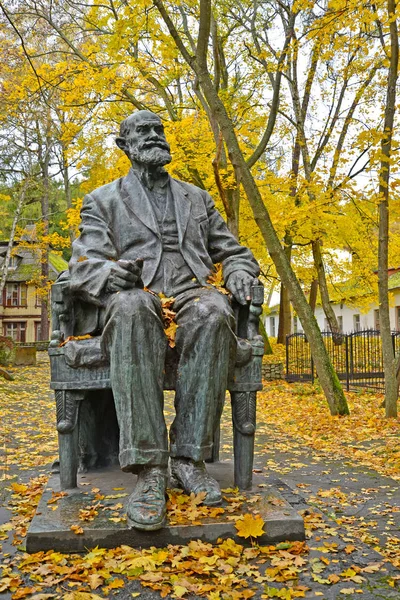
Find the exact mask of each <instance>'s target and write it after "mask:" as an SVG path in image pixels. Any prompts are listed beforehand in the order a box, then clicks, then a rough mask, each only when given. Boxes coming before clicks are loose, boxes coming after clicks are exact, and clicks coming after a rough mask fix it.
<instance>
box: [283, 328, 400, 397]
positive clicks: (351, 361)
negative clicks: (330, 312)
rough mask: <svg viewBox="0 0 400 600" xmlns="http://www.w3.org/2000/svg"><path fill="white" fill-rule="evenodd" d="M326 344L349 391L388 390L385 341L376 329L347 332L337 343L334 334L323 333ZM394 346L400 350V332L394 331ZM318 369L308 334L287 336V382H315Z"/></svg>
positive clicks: (339, 375)
mask: <svg viewBox="0 0 400 600" xmlns="http://www.w3.org/2000/svg"><path fill="white" fill-rule="evenodd" d="M322 337H323V340H324V344H325V346H326V348H327V350H328V354H329V356H330V359H331V361H332V364H333V367H334V369H335V371H336V373H337V375H338V377H339V380H340V381H341V383H342V385H343V386H345V387H346V389H347V390H348V391H356V390H359V389H367V390H371V391H378V392H384V391H385V378H384V372H383V356H382V340H381V336H380V332H379V331H377V330H374V329H366V330H364V331H354V332H353V333H348V334H343V335H342V343H341V344H335V343H334V342H333V338H332V333H331V332H327V331H324V332H322ZM392 342H393V348H394V350H395V352H396V353H398V352H400V332H393V333H392ZM315 377H316V371H315V366H314V361H313V359H312V355H311V350H310V344H309V343H308V341H307V338H306V336H305V335H304V333H294V334H292V335H288V336H287V338H286V379H287V381H290V382H294V381H311V382H313V381H314V378H315Z"/></svg>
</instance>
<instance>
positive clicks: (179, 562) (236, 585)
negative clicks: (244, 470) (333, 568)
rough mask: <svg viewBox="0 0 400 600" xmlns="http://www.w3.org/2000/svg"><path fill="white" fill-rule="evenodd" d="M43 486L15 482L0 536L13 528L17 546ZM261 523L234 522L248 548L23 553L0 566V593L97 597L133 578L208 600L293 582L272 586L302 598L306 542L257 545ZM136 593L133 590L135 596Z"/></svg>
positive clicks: (35, 599)
mask: <svg viewBox="0 0 400 600" xmlns="http://www.w3.org/2000/svg"><path fill="white" fill-rule="evenodd" d="M44 484H45V477H40V478H37V479H34V480H31V482H30V484H29V485H24V484H17V483H14V484H12V489H13V491H14V493H13V496H12V499H13V505H14V512H15V516H14V517H13V519H12V521H11V523H10V524H7V525H6V526H3V527H2V528H1V527H0V539H1V538H2V537H3V538H5V537H6V535H7V532H8V531H10V530H11V529H12V530H13V532H14V534H15V536H16V540H15V543H21V542H22V539H23V537H24V536H25V534H26V527H27V525H28V523H29V521H30V519H31V518H32V516H33V513H34V510H35V507H36V505H37V502H38V500H39V498H40V495H41V491H42V488H43V486H44ZM229 493H230V494H231V496H232V497H233V496H235V495H237V496H238V498H239V500H238V502H240V495H239V494H238V492H237V490H230V492H229ZM193 500H195V501H194V502H193ZM196 500H197V501H196ZM200 500H201V498H198V499H193V498H188V499H186V500H185V499H183V500H182V499H181V501H179V500H178V499H177V497H176V494H175V496H174V495H170V499H169V502H170V504H171V503H172V506H177V505H179V504H181V505H182V504H183V505H185V504H186V505H190V504H192V506H194V507H196V506H197V505H199V504H200ZM188 507H189V508H190V506H187V507H186V508H188ZM170 508H171V507H170ZM176 510H178V508H176ZM210 510H212V509H210ZM203 516H204V515H203ZM263 527H264V522H263V520H262V518H261V517H260V516H259V515H258V514H250V513H246V514H244V515H242V516H241V517H240V518H238V519H237V520H236V529H237V535H238V536H239V537H242V538H244V539H248V540H251V541H252V543H253V545H252V546H251V547H244V546H242V545H241V544H238V543H236V542H235V541H233V540H232V539H227V540H220V541H219V543H217V544H215V545H212V544H208V543H204V542H202V541H200V540H195V541H191V542H190V543H189V544H188V545H187V546H175V545H169V546H168V547H167V548H163V549H159V548H154V547H153V548H150V549H148V550H136V549H133V548H131V547H129V546H121V547H119V548H115V549H111V550H109V549H105V548H95V549H94V550H91V551H90V552H88V553H86V554H85V555H83V556H81V555H76V554H75V555H63V554H61V553H58V552H51V551H50V552H38V553H36V554H32V555H28V554H25V553H23V554H19V555H17V556H16V557H15V559H13V560H12V561H10V562H9V564H8V565H4V564H3V576H2V578H1V579H0V592H1V591H5V590H9V591H11V592H12V593H13V596H12V598H13V600H19V599H21V598H25V597H29V599H31V600H48V599H51V598H63V600H98V599H100V598H104V597H109V596H110V595H111V594H112V590H118V589H119V588H123V587H125V586H126V582H127V580H128V581H129V580H138V581H140V583H141V585H142V586H144V587H148V588H151V589H152V590H156V591H158V592H160V594H161V597H165V596H166V595H172V596H173V597H175V598H181V597H183V596H185V595H196V596H201V597H207V598H209V600H220V599H221V600H223V599H224V598H227V599H228V598H229V600H241V599H246V598H251V597H252V596H254V594H255V591H256V588H255V586H254V584H260V583H263V584H264V583H265V584H267V587H266V589H267V590H268V582H274V581H278V582H283V583H286V582H290V583H291V584H292V587H291V588H290V589H289V588H287V589H282V590H280V591H279V590H278V589H277V588H271V589H274V590H276V591H277V592H279V593H281V594H282V595H279V596H278V597H280V598H286V599H289V600H290V599H291V598H303V597H304V596H305V592H306V590H307V588H306V587H305V586H298V585H296V580H297V578H298V575H299V572H300V569H301V567H303V565H305V564H306V560H305V558H303V557H302V555H304V554H305V553H306V552H307V546H306V544H305V542H287V543H282V544H278V545H276V546H257V545H256V544H255V541H256V539H257V538H258V537H259V536H261V535H262V533H263ZM265 563H268V565H267V568H266V570H265V571H264V572H261V571H260V567H261V566H262V565H265ZM24 580H25V581H27V583H24ZM53 590H54V591H53ZM99 593H100V594H102V595H101V596H100V595H99ZM139 595H140V594H139V593H133V594H132V596H133V597H135V596H139ZM267 597H269V596H267ZM271 597H273V596H271Z"/></svg>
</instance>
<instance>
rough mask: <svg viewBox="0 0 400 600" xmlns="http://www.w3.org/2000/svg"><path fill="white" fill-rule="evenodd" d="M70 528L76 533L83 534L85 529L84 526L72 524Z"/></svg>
mask: <svg viewBox="0 0 400 600" xmlns="http://www.w3.org/2000/svg"><path fill="white" fill-rule="evenodd" d="M70 529H71V531H73V532H74V533H75V535H81V534H82V533H83V529H82V527H79V525H71V527H70Z"/></svg>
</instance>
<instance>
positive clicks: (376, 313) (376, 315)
mask: <svg viewBox="0 0 400 600" xmlns="http://www.w3.org/2000/svg"><path fill="white" fill-rule="evenodd" d="M374 327H375V329H376V330H377V331H380V328H381V326H380V322H379V308H376V309H375V310H374Z"/></svg>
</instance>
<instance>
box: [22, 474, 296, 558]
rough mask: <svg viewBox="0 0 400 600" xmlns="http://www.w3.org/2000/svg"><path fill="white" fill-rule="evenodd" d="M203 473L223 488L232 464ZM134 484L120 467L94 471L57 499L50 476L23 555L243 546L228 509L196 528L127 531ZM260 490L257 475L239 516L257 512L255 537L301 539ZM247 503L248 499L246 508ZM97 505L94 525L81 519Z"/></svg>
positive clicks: (279, 504)
mask: <svg viewBox="0 0 400 600" xmlns="http://www.w3.org/2000/svg"><path fill="white" fill-rule="evenodd" d="M207 470H208V472H209V473H210V475H212V476H213V477H215V478H216V479H217V480H218V481H219V483H220V485H221V488H222V489H225V488H230V487H231V486H232V481H233V464H232V463H230V462H220V463H214V464H209V465H207ZM135 480H136V477H135V476H134V475H131V474H129V473H123V472H122V471H120V470H119V468H110V469H104V470H96V471H93V472H90V473H86V474H83V475H79V479H78V488H76V489H74V490H67V495H65V496H62V497H58V492H59V491H60V482H59V476H58V475H54V476H52V477H51V479H50V480H49V482H48V484H47V487H46V489H45V491H44V492H43V495H42V498H41V500H40V502H39V505H38V508H37V511H36V514H35V516H34V518H33V521H32V523H31V526H30V528H29V531H28V534H27V538H26V549H27V552H39V551H41V550H44V551H45V550H55V551H57V552H84V551H85V550H87V549H91V548H94V547H96V546H100V547H103V548H114V547H117V546H121V545H122V544H125V545H128V546H131V547H135V548H139V547H141V548H146V547H147V548H148V547H150V546H157V547H164V546H167V545H168V544H187V543H188V542H189V541H190V540H193V539H195V540H197V539H200V540H203V541H205V542H211V543H213V542H216V541H217V539H218V538H228V537H230V538H233V539H235V540H236V541H237V542H239V543H243V542H244V540H243V538H239V537H237V535H236V534H237V530H236V528H235V522H234V520H232V517H231V515H230V514H229V512H228V511H227V510H226V511H225V513H224V514H218V515H217V516H216V517H214V518H211V517H206V518H204V519H201V523H200V524H192V523H190V522H187V523H184V524H182V523H176V522H175V523H174V524H173V523H168V524H167V526H166V527H164V528H163V529H159V530H158V531H149V532H146V531H139V530H137V529H129V527H128V526H127V523H126V519H125V518H124V513H125V504H126V502H127V500H128V498H129V495H130V493H131V492H132V491H133V488H134V486H135ZM260 485H261V486H262V487H260ZM264 485H265V484H264V483H263V479H262V477H259V476H257V475H255V476H254V485H253V489H252V490H250V491H247V492H245V493H243V494H244V495H245V498H246V500H245V501H244V502H243V504H242V508H241V509H240V510H241V511H242V512H243V513H246V512H250V511H257V512H258V513H259V514H260V515H261V517H262V518H263V520H264V523H265V525H264V532H265V533H264V534H263V536H262V537H259V538H258V540H257V541H258V543H260V544H264V545H265V544H270V543H276V542H281V541H286V540H288V541H295V540H304V538H305V533H304V523H303V519H302V518H301V517H300V515H298V514H297V513H296V511H295V510H294V509H293V508H292V507H291V506H290V504H288V503H287V502H286V500H284V499H283V498H282V496H281V495H280V494H279V492H278V490H277V489H275V488H273V487H270V486H268V487H264ZM101 497H103V498H102V499H101V500H98V498H101ZM247 499H250V500H251V502H250V503H249V504H248V505H247ZM96 504H97V505H98V508H97V515H96V516H95V518H94V519H93V520H92V521H83V520H81V519H80V515H81V516H82V512H80V511H85V510H90V507H93V506H96ZM222 507H223V508H224V507H225V508H228V507H229V503H227V502H224V504H223V505H222ZM229 517H231V518H229ZM71 526H77V527H79V528H81V529H83V533H78V534H77V533H74V531H73V530H72V529H71ZM74 528H75V530H76V527H74Z"/></svg>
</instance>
